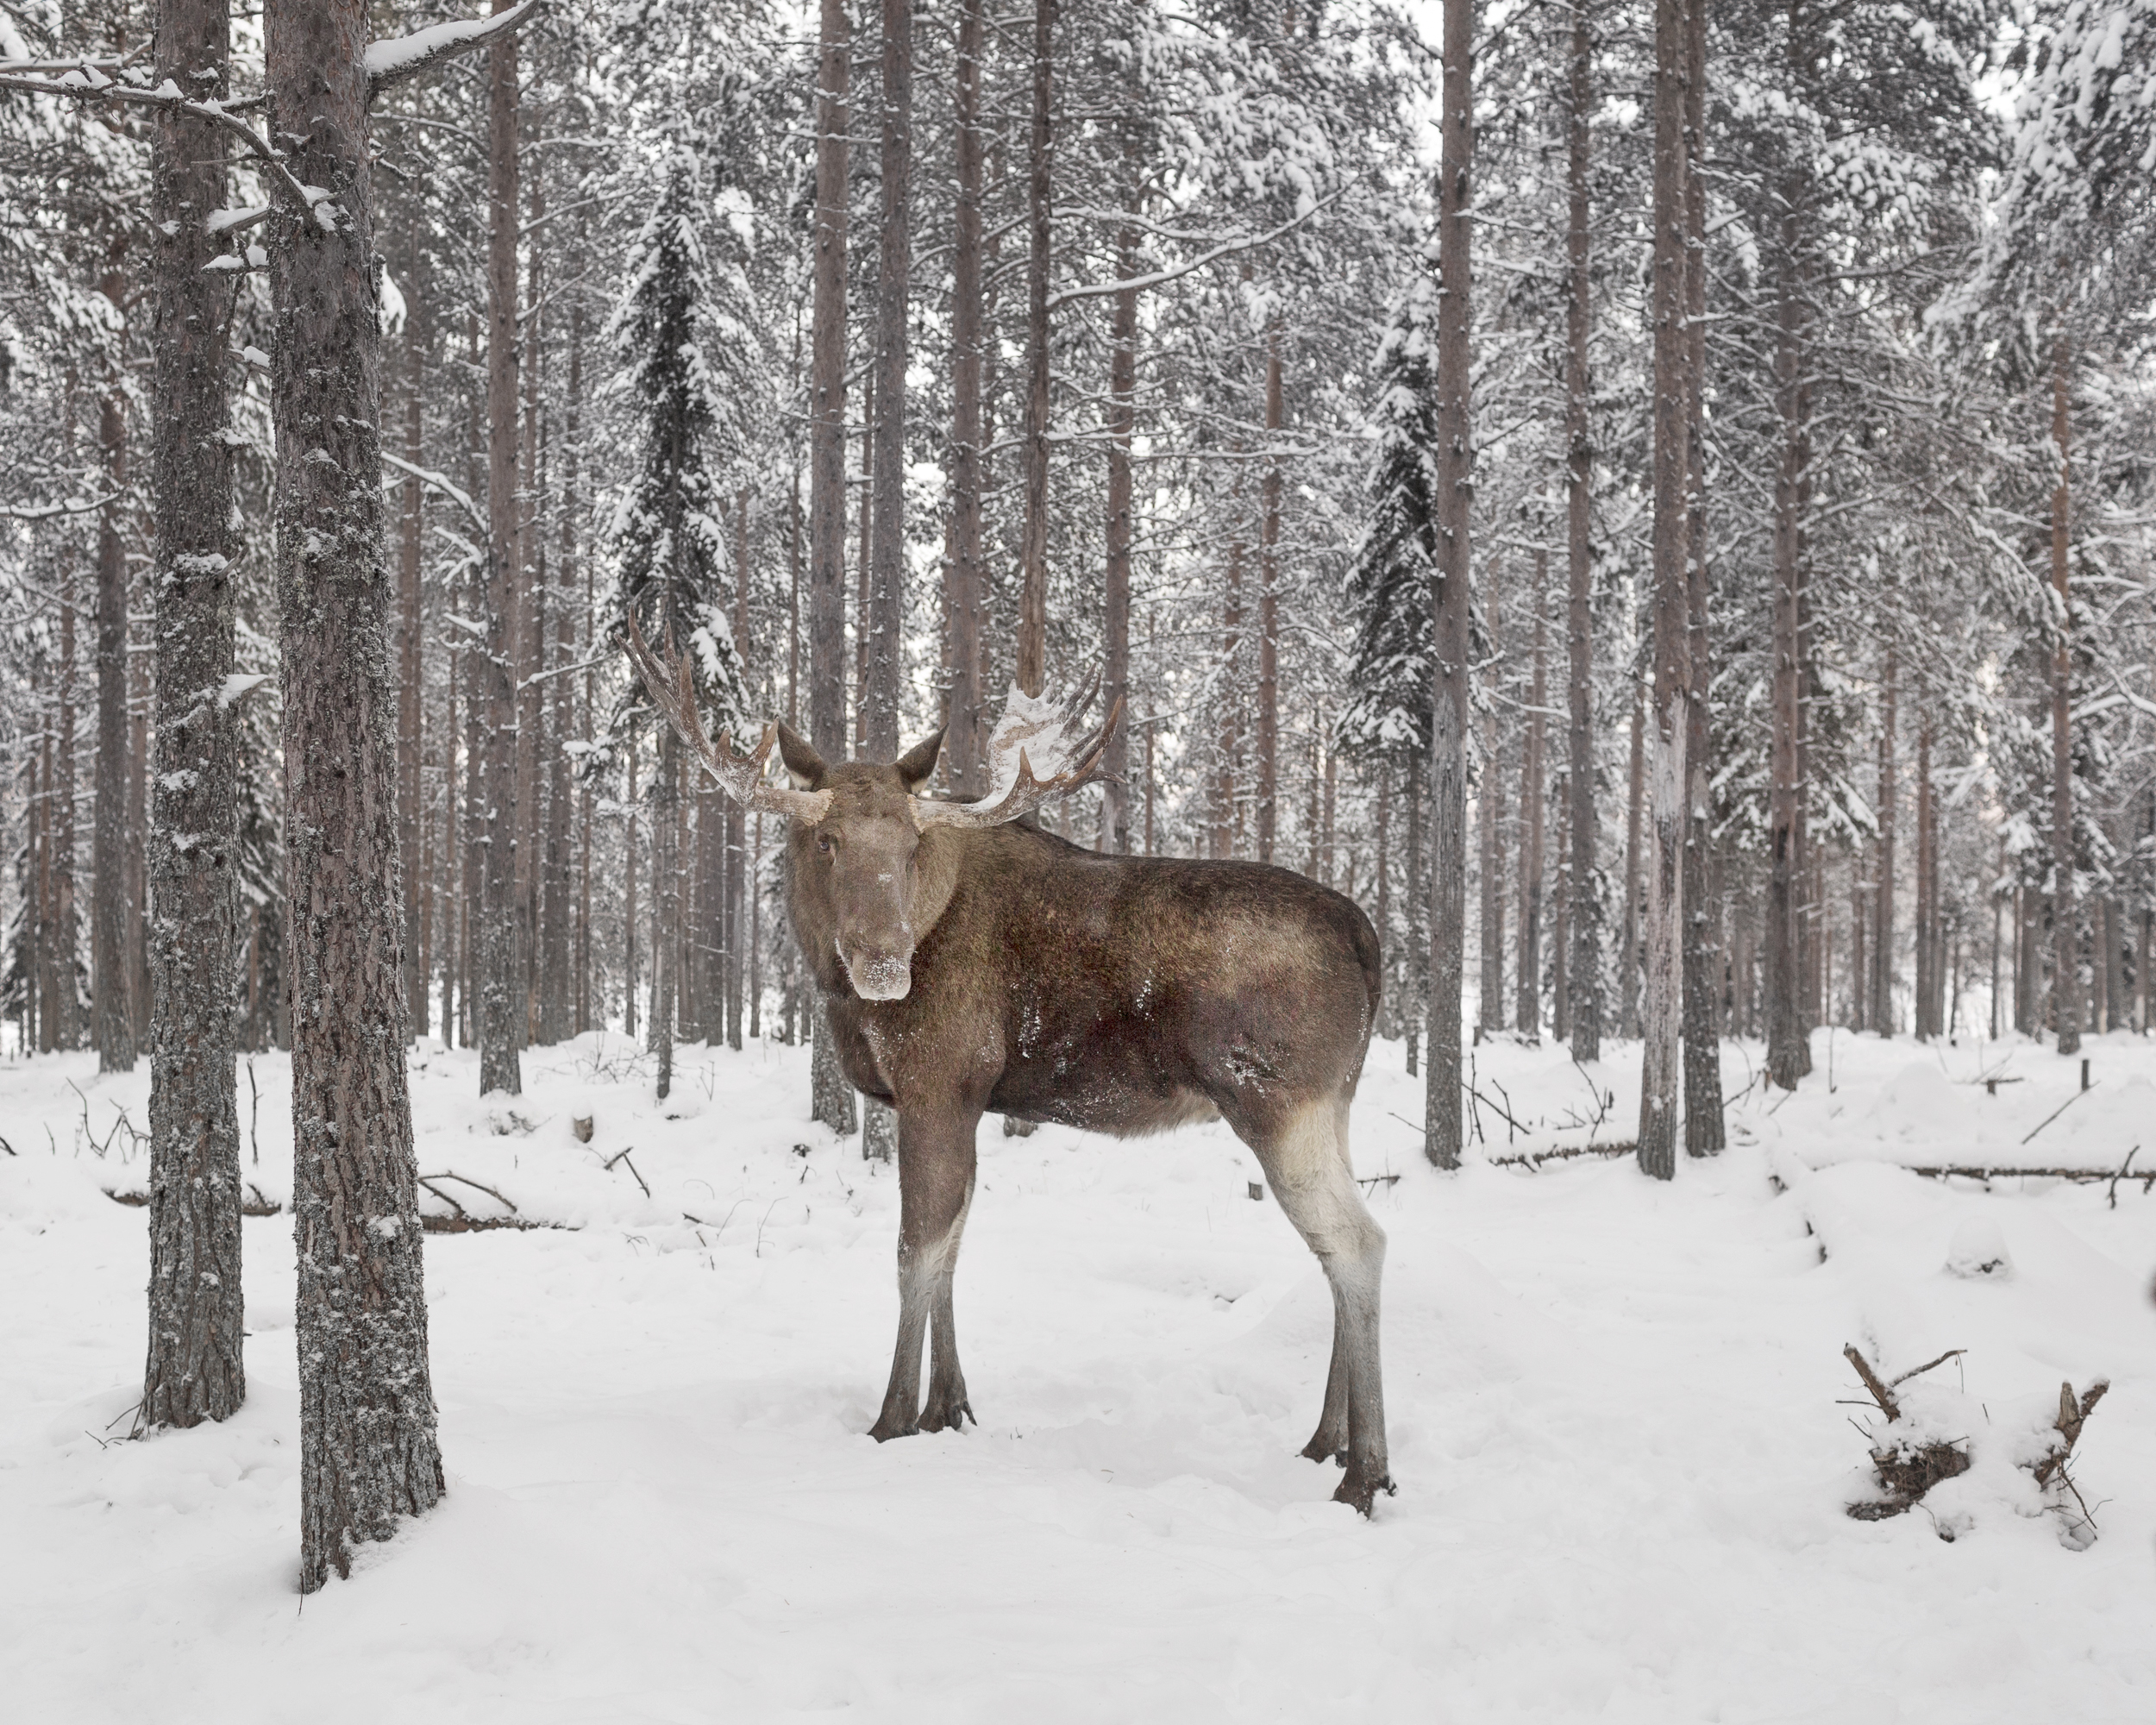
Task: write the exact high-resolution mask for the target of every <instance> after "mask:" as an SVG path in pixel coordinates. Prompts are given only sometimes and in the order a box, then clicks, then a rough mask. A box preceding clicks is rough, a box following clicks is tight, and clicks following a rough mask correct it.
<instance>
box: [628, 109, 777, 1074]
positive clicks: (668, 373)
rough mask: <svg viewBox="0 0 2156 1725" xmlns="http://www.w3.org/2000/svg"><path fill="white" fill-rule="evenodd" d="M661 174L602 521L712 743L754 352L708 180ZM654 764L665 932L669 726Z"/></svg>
mask: <svg viewBox="0 0 2156 1725" xmlns="http://www.w3.org/2000/svg"><path fill="white" fill-rule="evenodd" d="M660 173H661V181H660V191H659V197H658V201H657V202H656V204H655V205H654V206H653V208H652V211H651V215H650V216H649V219H648V220H647V221H646V222H645V223H644V226H643V228H642V231H641V232H640V233H639V234H638V235H637V236H636V245H635V248H634V249H633V250H632V251H631V253H630V259H629V270H628V285H627V286H626V288H625V289H624V292H623V295H622V298H621V300H620V303H619V304H618V305H617V308H616V310H615V312H614V315H613V317H612V318H611V320H610V322H609V323H608V326H607V336H608V339H609V340H610V342H611V343H612V345H613V348H614V350H615V355H616V358H617V361H618V362H619V367H620V369H619V371H618V373H617V388H618V389H619V390H620V391H621V392H623V393H624V394H625V395H626V396H627V397H628V398H629V399H630V401H632V402H634V403H635V404H636V417H637V420H638V430H639V436H638V442H639V444H640V446H641V447H640V449H639V451H638V464H637V468H636V475H635V478H634V479H633V480H632V481H631V482H630V486H629V487H628V488H627V490H626V491H624V493H623V496H622V500H621V504H620V506H619V508H618V509H617V511H616V513H615V516H614V521H613V527H612V536H613V540H614V544H615V549H616V555H617V558H618V560H619V565H620V577H619V579H620V588H619V591H618V593H617V606H618V608H619V612H620V614H621V616H622V617H623V618H630V617H634V618H636V623H637V626H638V627H639V628H641V629H642V630H643V632H644V634H645V635H646V636H647V637H649V639H650V640H652V641H654V642H670V643H672V644H673V646H674V648H675V649H677V650H686V651H688V652H689V653H690V655H691V656H692V659H693V663H694V668H695V674H696V684H697V699H698V700H699V704H700V705H701V706H702V708H703V711H704V715H705V723H706V724H708V725H710V726H711V728H712V730H713V731H715V732H716V731H721V730H731V731H739V730H740V729H741V727H742V724H743V721H744V719H745V718H746V716H747V712H748V694H747V681H746V679H745V677H744V676H743V671H742V664H741V655H740V654H739V653H738V651H737V650H736V648H735V644H734V636H733V629H732V625H731V624H730V622H729V621H728V618H727V614H726V604H725V601H726V595H727V587H728V582H727V580H726V543H725V542H726V534H725V527H724V522H723V521H722V520H721V518H720V516H721V509H722V499H723V497H724V491H723V489H722V486H721V483H720V475H719V474H718V471H717V461H716V457H717V455H718V452H719V450H720V449H722V448H723V447H724V446H725V445H727V444H729V443H731V444H732V445H734V446H735V447H738V446H739V444H740V443H741V442H742V441H743V430H744V425H743V414H744V411H745V409H744V405H743V403H744V400H745V398H746V397H745V392H743V391H741V390H738V389H730V388H728V389H723V388H722V387H721V386H720V379H721V378H722V377H724V378H728V379H730V380H738V379H739V378H741V377H742V376H743V374H744V373H747V372H749V370H750V369H751V367H752V361H753V356H754V347H753V340H752V337H751V336H750V333H749V329H748V326H747V325H746V324H745V323H743V320H742V318H741V317H739V316H738V315H737V314H736V312H735V311H733V310H731V309H730V308H729V307H728V306H726V305H725V304H722V302H721V296H720V295H719V293H718V292H717V291H716V288H715V285H714V272H713V270H712V268H711V263H710V260H709V257H708V255H707V253H706V250H705V245H704V242H703V238H702V235H699V232H698V229H697V221H696V214H697V210H698V207H699V203H700V202H701V193H702V190H703V185H704V178H705V176H704V173H703V168H702V165H701V164H700V163H699V161H698V160H697V157H696V154H695V152H694V151H693V150H692V149H691V148H689V147H688V146H686V144H682V143H678V142H677V143H676V144H675V145H674V147H673V148H672V150H671V151H670V152H669V154H668V155H667V159H666V160H665V162H664V163H663V165H662V166H661V170H660ZM727 298H730V299H732V298H735V296H733V295H729V296H727ZM736 303H737V301H736ZM643 699H644V697H643V695H642V686H641V685H638V684H632V685H631V686H630V693H629V694H628V697H627V703H628V705H627V706H625V707H624V712H623V715H622V718H623V721H624V722H634V721H636V720H637V719H640V718H641V717H642V711H641V704H642V702H643ZM659 762H660V765H659V775H658V778H657V781H655V784H654V786H653V787H652V820H651V830H652V841H653V847H652V848H653V862H652V879H653V883H654V886H655V889H656V890H657V892H658V893H659V894H660V904H661V911H660V920H661V925H662V926H664V927H667V928H671V927H673V926H674V923H675V921H676V919H677V917H678V915H679V909H680V906H679V891H678V885H677V882H678V876H679V869H678V868H677V866H676V865H677V859H676V857H675V855H674V850H675V845H674V838H675V832H676V825H677V804H676V799H677V797H678V796H679V794H680V764H681V763H680V744H679V742H678V740H677V739H676V738H675V737H674V733H673V731H672V730H671V729H670V728H668V727H664V726H661V730H660V739H659ZM652 963H653V966H654V988H653V995H652V1007H651V1020H650V1036H651V1046H652V1050H653V1051H654V1052H655V1053H656V1054H657V1056H658V1057H659V1081H658V1083H659V1095H661V1096H664V1095H667V1091H668V1090H669V1089H670V1088H672V1085H673V1079H674V1000H675V996H676V994H677V993H678V989H679V978H678V977H677V976H676V975H675V974H674V970H675V966H674V959H673V957H672V954H671V952H670V951H669V950H668V949H667V947H666V946H664V945H662V946H661V948H660V950H656V951H655V952H654V953H653V954H652Z"/></svg>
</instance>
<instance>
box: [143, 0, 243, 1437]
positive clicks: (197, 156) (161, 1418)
mask: <svg viewBox="0 0 2156 1725" xmlns="http://www.w3.org/2000/svg"><path fill="white" fill-rule="evenodd" d="M225 7H226V0H165V3H164V4H163V5H162V6H161V7H160V9H159V12H158V18H157V42H156V66H157V74H156V75H157V76H158V77H159V78H171V79H172V80H173V81H174V82H175V83H177V84H178V85H179V86H180V87H181V88H182V89H185V90H189V91H196V92H197V93H199V94H201V95H203V96H205V97H215V96H217V95H219V94H221V93H222V91H223V90H224V88H225V75H226V71H227V62H228V60H229V52H230V31H229V23H228V22H227V19H226V15H225ZM151 185H152V190H151V198H152V204H151V229H152V233H153V235H154V239H153V244H154V253H153V266H154V270H155V273H156V296H155V302H154V303H155V308H156V329H155V348H156V365H157V372H156V380H157V382H156V388H157V395H156V398H157V401H158V403H159V405H160V411H159V413H158V415H157V417H156V420H155V436H154V442H153V444H152V449H151V467H152V490H153V493H154V499H155V503H154V506H155V511H156V535H157V536H156V556H157V561H156V565H155V571H154V580H153V583H152V586H153V589H154V593H155V598H156V605H157V623H156V630H157V634H156V640H157V774H156V787H155V792H154V796H153V798H152V801H151V831H150V837H149V867H150V889H151V893H152V894H153V900H154V907H155V915H154V922H153V924H152V929H151V938H150V970H151V977H152V983H153V988H154V1006H153V1008H152V1013H151V1020H150V1227H149V1234H150V1283H149V1357H148V1359H147V1364H145V1366H144V1369H143V1375H142V1421H143V1423H144V1424H145V1425H147V1426H165V1425H172V1426H192V1425H195V1424H197V1423H198V1422H199V1421H203V1420H205V1419H208V1420H222V1419H223V1418H225V1417H226V1416H227V1415H229V1414H231V1413H233V1412H234V1411H235V1409H237V1408H238V1407H239V1406H240V1404H241V1402H243V1401H245V1400H246V1399H247V1371H246V1364H245V1361H244V1359H243V1358H242V1341H241V1333H242V1330H243V1327H244V1321H243V1320H244V1317H245V1313H244V1308H243V1303H242V1301H241V1291H240V1122H239V1113H238V1108H237V1106H236V1104H235V1100H234V1095H233V1076H234V1074H233V1061H234V1053H233V1032H234V1009H235V987H236V978H235V941H236V932H237V923H236V921H235V910H236V908H237V891H236V867H237V861H238V849H239V800H238V794H237V789H236V787H235V782H234V778H235V768H236V765H237V761H238V740H237V735H236V724H235V716H234V711H233V707H234V700H235V689H234V687H233V685H232V681H231V679H232V664H233V644H234V608H233V592H232V566H231V555H232V553H233V552H234V550H235V549H236V548H235V546H234V544H233V543H232V539H231V519H232V458H233V451H232V449H231V447H230V445H229V443H228V442H227V441H226V436H225V434H226V430H227V423H226V405H225V376H226V367H227V366H228V365H229V359H228V358H227V356H226V354H225V353H224V351H223V348H224V343H223V342H222V340H221V339H220V336H219V335H218V332H219V331H220V330H221V329H222V327H223V311H224V306H223V304H222V301H223V300H224V299H225V298H227V297H228V292H229V291H221V290H220V287H219V285H218V284H219V281H220V279H221V278H220V277H219V276H218V275H217V274H216V273H215V272H212V271H209V270H207V269H206V268H205V265H207V264H208V262H209V260H210V258H211V257H212V256H213V255H214V254H215V253H216V249H217V248H216V242H215V241H213V240H212V239H211V238H210V235H209V234H208V232H207V231H206V227H205V218H206V216H207V215H208V212H210V211H211V210H216V209H218V208H221V207H222V204H223V203H224V190H225V172H224V165H223V160H222V150H221V147H220V146H219V145H218V142H217V141H216V137H215V135H214V134H213V129H212V128H210V126H208V125H205V124H204V123H203V122H200V121H197V120H191V119H187V118H185V117H184V116H180V115H179V114H176V113H172V112H171V111H170V110H167V111H166V112H164V113H162V114H160V116H158V126H157V134H156V144H155V154H154V161H153V169H152V182H151Z"/></svg>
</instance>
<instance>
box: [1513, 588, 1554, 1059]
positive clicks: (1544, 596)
mask: <svg viewBox="0 0 2156 1725" xmlns="http://www.w3.org/2000/svg"><path fill="white" fill-rule="evenodd" d="M1534 568H1535V588H1534V617H1535V635H1534V648H1533V655H1532V659H1531V661H1530V668H1529V673H1528V684H1527V688H1528V695H1527V725H1526V737H1524V738H1523V739H1522V740H1523V743H1524V758H1523V760H1522V761H1521V762H1520V942H1519V950H1518V955H1517V958H1516V963H1517V966H1518V971H1519V974H1518V975H1517V976H1516V978H1515V979H1514V986H1515V987H1516V988H1517V989H1518V992H1519V1004H1518V1013H1517V1018H1516V1019H1515V1023H1516V1026H1517V1027H1518V1029H1519V1032H1520V1035H1522V1036H1523V1037H1525V1038H1526V1039H1527V1041H1528V1042H1529V1044H1536V1043H1539V1042H1540V1041H1541V1040H1542V839H1543V828H1544V825H1545V822H1544V819H1543V817H1544V815H1545V812H1547V810H1548V806H1549V799H1548V796H1547V794H1546V792H1547V787H1545V784H1544V783H1543V776H1542V775H1543V751H1544V745H1545V742H1546V741H1547V738H1548V736H1549V726H1548V725H1547V724H1546V723H1545V721H1544V718H1543V709H1544V708H1545V706H1548V704H1549V700H1550V655H1549V624H1548V623H1547V621H1546V619H1545V609H1546V607H1547V605H1548V603H1549V571H1550V559H1549V554H1548V553H1547V552H1545V550H1543V549H1542V548H1541V547H1540V546H1537V547H1536V548H1535V559H1534Z"/></svg>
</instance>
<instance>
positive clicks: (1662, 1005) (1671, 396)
mask: <svg viewBox="0 0 2156 1725" xmlns="http://www.w3.org/2000/svg"><path fill="white" fill-rule="evenodd" d="M1685 36H1686V30H1685V4H1684V0H1657V3H1656V7H1655V30H1654V41H1655V78H1654V288H1653V304H1652V315H1653V323H1654V551H1653V567H1654V695H1653V703H1652V711H1651V713H1650V715H1649V717H1650V719H1651V725H1650V728H1649V736H1648V738H1647V743H1648V750H1649V754H1650V756H1651V758H1650V761H1649V763H1648V768H1647V778H1648V787H1649V792H1648V794H1649V830H1648V835H1647V859H1646V860H1647V963H1646V1008H1645V1016H1644V1019H1643V1021H1642V1023H1641V1026H1640V1033H1641V1037H1642V1039H1643V1047H1642V1050H1641V1062H1642V1064H1641V1072H1640V1098H1639V1167H1640V1171H1641V1172H1643V1173H1645V1174H1648V1175H1651V1176H1653V1177H1654V1178H1656V1179H1658V1180H1667V1179H1669V1178H1670V1176H1672V1175H1673V1174H1674V1173H1675V1172H1676V1169H1677V1162H1676V1157H1677V1111H1678V1107H1679V1101H1680V1098H1679V1095H1678V1088H1679V1082H1680V1078H1679V1073H1678V1069H1677V1067H1678V1044H1679V1024H1678V1019H1679V1016H1680V1009H1681V1006H1682V999H1683V976H1682V974H1681V973H1682V950H1681V949H1682V943H1683V884H1684V875H1683V858H1684V836H1685V829H1686V825H1687V822H1686V819H1685V804H1686V801H1687V797H1686V791H1687V788H1688V786H1687V773H1686V767H1685V753H1686V743H1687V741H1688V738H1689V717H1688V712H1687V709H1688V707H1689V703H1690V699H1691V686H1692V674H1691V643H1690V619H1689V583H1688V580H1687V570H1686V559H1687V555H1688V554H1687V542H1688V540H1689V537H1690V535H1689V496H1688V494H1687V493H1688V491H1689V487H1688V486H1687V484H1686V468H1687V466H1688V457H1687V450H1688V444H1689V428H1688V421H1689V417H1690V415H1689V413H1688V411H1686V410H1687V406H1688V402H1689V386H1688V381H1687V375H1686V374H1687V372H1688V370H1689V367H1688V366H1687V363H1686V358H1687V355H1686V352H1685V348H1686V342H1685V293H1684V290H1685V275H1686V268H1685V255H1686V247H1685V222H1686V210H1685V181H1686V179H1687V175H1686V173H1685V166H1686V165H1685V148H1684V84H1685V71H1686V41H1685Z"/></svg>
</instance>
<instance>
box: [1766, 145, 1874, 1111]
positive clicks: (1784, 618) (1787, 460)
mask: <svg viewBox="0 0 2156 1725" xmlns="http://www.w3.org/2000/svg"><path fill="white" fill-rule="evenodd" d="M1795 180H1796V176H1795V175H1794V174H1792V175H1790V176H1789V183H1790V184H1789V189H1788V190H1787V191H1785V195H1784V208H1785V210H1788V211H1789V213H1787V214H1785V215H1784V216H1783V220H1782V234H1781V240H1782V243H1781V247H1780V251H1781V256H1780V257H1779V259H1778V260H1777V267H1778V272H1779V280H1778V282H1777V290H1776V297H1777V312H1776V327H1775V351H1774V376H1775V397H1776V404H1777V411H1778V412H1779V416H1780V417H1781V421H1782V459H1781V463H1780V466H1779V468H1778V469H1777V473H1776V474H1775V485H1774V547H1773V559H1774V562H1773V583H1774V587H1773V591H1774V618H1773V663H1774V669H1773V687H1772V693H1771V704H1772V718H1771V745H1770V747H1771V752H1770V775H1771V781H1772V787H1771V793H1770V798H1771V800H1770V803H1769V808H1768V828H1767V855H1768V862H1769V869H1770V873H1769V875H1768V888H1767V942H1766V947H1767V950H1766V960H1767V974H1766V995H1767V1001H1766V1007H1767V1011H1766V1018H1767V1073H1768V1076H1769V1077H1770V1078H1771V1080H1772V1081H1773V1082H1775V1083H1777V1084H1778V1085H1780V1086H1781V1087H1782V1088H1783V1089H1785V1090H1794V1089H1795V1088H1796V1081H1797V1080H1798V1079H1799V1078H1800V1077H1802V1076H1803V1073H1804V1068H1805V1064H1806V1060H1805V1049H1804V1045H1803V1044H1804V1026H1803V1018H1802V1011H1801V1008H1800V1006H1799V999H1798V990H1799V987H1800V982H1801V978H1800V976H1799V973H1798V969H1797V958H1798V941H1797V926H1796V922H1797V894H1798V888H1799V881H1798V869H1799V867H1800V864H1801V858H1800V856H1799V855H1798V844H1799V836H1798V815H1799V805H1800V803H1801V802H1802V794H1803V784H1802V778H1801V776H1800V774H1799V762H1798V752H1797V734H1798V727H1799V723H1800V718H1801V714H1800V706H1801V701H1802V656H1801V654H1802V643H1801V642H1800V640H1799V638H1798V637H1799V622H1800V618H1799V609H1800V607H1799V603H1798V600H1799V585H1800V582H1801V580H1802V571H1801V561H1802V545H1801V534H1802V522H1801V518H1800V517H1801V509H1802V487H1803V479H1804V472H1805V468H1806V467H1808V465H1809V462H1810V444H1809V438H1808V434H1807V431H1806V427H1805V424H1804V419H1803V412H1802V399H1803V392H1802V385H1801V383H1800V379H1799V374H1800V372H1801V369H1802V365H1803V308H1802V299H1801V294H1802V284H1801V281H1800V277H1799V267H1798V262H1797V257H1796V249H1797V244H1798V236H1799V229H1798V223H1797V216H1796V213H1795V208H1796V198H1797V193H1796V188H1795V185H1794V182H1795ZM1882 892H1883V895H1884V892H1885V889H1884V888H1882ZM1885 901H1889V900H1887V899H1886V898H1885V897H1884V896H1883V902H1885ZM1874 950H1875V952H1881V951H1887V950H1890V945H1889V943H1888V942H1887V940H1886V939H1885V938H1884V931H1882V938H1881V940H1880V942H1879V944H1878V945H1877V947H1876V948H1875V949H1874ZM1872 1005H1873V1012H1874V1016H1875V1017H1877V1018H1878V1019H1879V1021H1880V1022H1881V1024H1882V1025H1884V1024H1886V1023H1888V1022H1890V1019H1888V1018H1887V1017H1886V1015H1884V1014H1883V1013H1880V1011H1879V1003H1878V1000H1877V997H1876V995H1875V998H1874V1000H1873V1003H1872Z"/></svg>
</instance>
